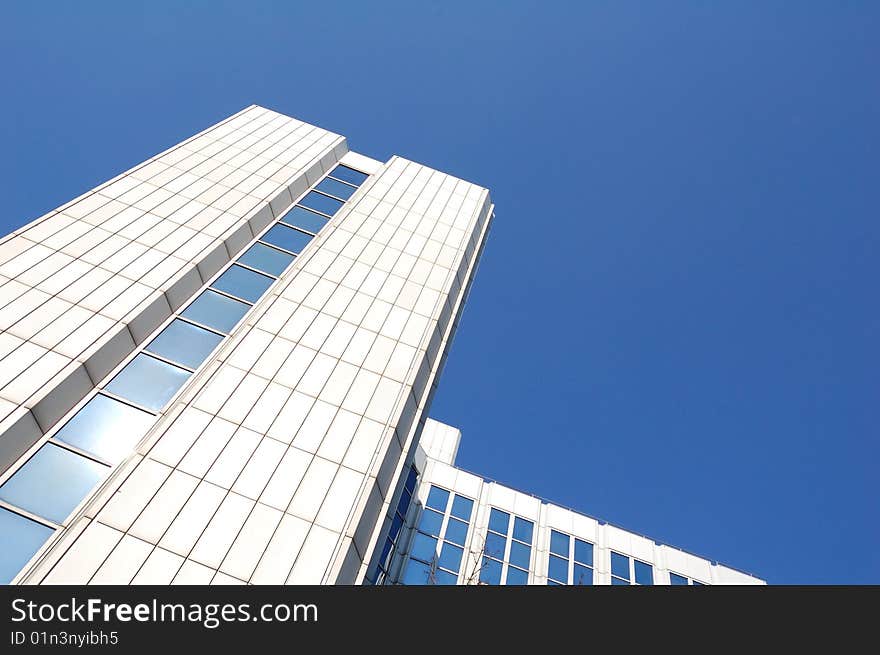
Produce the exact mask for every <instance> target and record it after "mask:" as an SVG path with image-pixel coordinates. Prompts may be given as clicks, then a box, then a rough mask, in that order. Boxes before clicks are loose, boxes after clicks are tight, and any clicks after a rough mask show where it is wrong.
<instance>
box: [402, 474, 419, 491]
mask: <svg viewBox="0 0 880 655" xmlns="http://www.w3.org/2000/svg"><path fill="white" fill-rule="evenodd" d="M418 478H419V472H418V471H416V470H415V469H414V468H410V469H409V475H407V476H406V483H405V484H404V485H403V487H404V489H406V490H407V491H409V492H410V494H412V492H413V489H415V488H416V480H417V479H418Z"/></svg>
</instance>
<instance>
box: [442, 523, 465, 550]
mask: <svg viewBox="0 0 880 655" xmlns="http://www.w3.org/2000/svg"><path fill="white" fill-rule="evenodd" d="M467 533H468V524H467V523H465V522H464V521H459V520H457V519H454V518H450V519H449V522H448V523H447V524H446V539H448V540H449V541H451V542H452V543H454V544H458V545H459V546H463V545H464V542H465V539H467Z"/></svg>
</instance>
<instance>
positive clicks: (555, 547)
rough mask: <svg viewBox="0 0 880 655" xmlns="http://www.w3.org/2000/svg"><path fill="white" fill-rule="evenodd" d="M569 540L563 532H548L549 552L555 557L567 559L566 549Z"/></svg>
mask: <svg viewBox="0 0 880 655" xmlns="http://www.w3.org/2000/svg"><path fill="white" fill-rule="evenodd" d="M570 541H571V540H570V539H569V538H568V535H567V534H565V533H563V532H557V531H556V530H551V531H550V552H551V553H556V554H557V555H562V556H563V557H565V558H568V549H569V542H570Z"/></svg>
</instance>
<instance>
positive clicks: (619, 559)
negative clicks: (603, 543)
mask: <svg viewBox="0 0 880 655" xmlns="http://www.w3.org/2000/svg"><path fill="white" fill-rule="evenodd" d="M611 575H616V576H618V577H620V578H623V579H625V580H629V557H627V556H626V555H621V554H620V553H614V552H612V553H611Z"/></svg>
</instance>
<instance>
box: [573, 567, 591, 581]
mask: <svg viewBox="0 0 880 655" xmlns="http://www.w3.org/2000/svg"><path fill="white" fill-rule="evenodd" d="M574 584H576V585H591V584H593V569H591V568H590V567H588V566H581V565H580V564H575V565H574Z"/></svg>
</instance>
